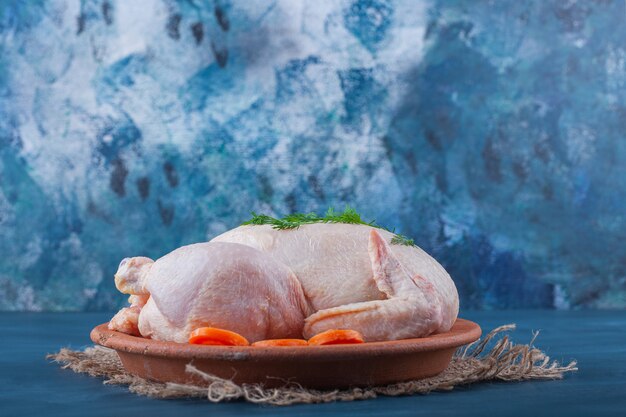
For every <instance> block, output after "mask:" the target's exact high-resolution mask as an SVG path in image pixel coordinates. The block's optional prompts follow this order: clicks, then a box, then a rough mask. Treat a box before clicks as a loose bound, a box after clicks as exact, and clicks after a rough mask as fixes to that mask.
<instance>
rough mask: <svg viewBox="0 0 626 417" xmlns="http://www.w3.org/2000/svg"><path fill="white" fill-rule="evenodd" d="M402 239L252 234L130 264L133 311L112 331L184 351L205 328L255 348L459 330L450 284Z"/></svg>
mask: <svg viewBox="0 0 626 417" xmlns="http://www.w3.org/2000/svg"><path fill="white" fill-rule="evenodd" d="M393 237H394V235H393V234H392V233H390V232H387V231H384V230H380V229H375V228H373V227H370V226H366V225H353V224H323V223H319V224H309V225H303V226H301V227H299V228H298V229H294V230H275V229H273V228H272V227H271V226H269V225H250V226H240V227H238V228H236V229H233V230H230V231H228V232H226V233H224V234H222V235H220V236H217V237H216V238H214V239H213V240H211V241H210V242H206V243H197V244H193V245H189V246H183V247H181V248H179V249H176V250H175V251H173V252H171V253H169V254H167V255H165V256H164V257H162V258H160V259H158V260H157V261H156V262H155V261H153V260H151V259H149V258H144V257H136V258H126V259H124V260H123V261H122V262H121V264H120V266H119V270H118V271H117V273H116V275H115V284H116V286H117V288H118V289H119V290H120V291H121V292H123V293H125V294H130V295H131V297H130V303H131V306H130V307H127V308H124V309H122V310H121V311H120V312H119V313H118V314H117V315H116V316H115V317H114V318H113V319H112V320H111V322H110V324H109V327H110V328H111V329H114V330H118V331H122V332H125V333H130V334H136V335H141V336H144V337H150V338H153V339H157V340H169V341H175V342H186V341H187V340H188V337H189V334H190V332H191V331H193V330H194V329H196V328H198V327H205V326H209V327H218V328H222V329H228V330H231V331H235V332H237V333H240V334H241V335H243V336H244V337H246V338H247V339H248V340H249V341H250V342H254V341H257V340H262V339H275V338H300V337H305V338H310V337H311V336H313V335H315V334H317V333H320V332H322V331H325V330H329V329H352V330H357V331H359V332H361V333H362V334H363V336H364V339H365V340H366V341H378V340H393V339H404V338H411V337H422V336H426V335H429V334H431V333H435V332H445V331H447V330H449V329H450V327H452V325H453V323H454V321H455V320H456V317H457V314H458V307H459V300H458V294H457V290H456V287H455V286H454V283H453V282H452V280H451V279H450V276H449V275H448V273H447V272H446V271H445V270H444V268H443V267H442V266H441V265H439V263H437V262H436V261H435V260H434V259H433V258H431V257H430V256H429V255H428V254H426V253H425V252H424V251H423V250H421V249H419V248H417V247H415V246H404V245H397V244H391V240H392V238H393Z"/></svg>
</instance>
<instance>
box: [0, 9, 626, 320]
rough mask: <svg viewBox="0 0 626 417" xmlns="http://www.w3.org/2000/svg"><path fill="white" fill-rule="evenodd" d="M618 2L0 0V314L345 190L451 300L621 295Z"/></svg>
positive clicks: (523, 301) (59, 301) (87, 299)
mask: <svg viewBox="0 0 626 417" xmlns="http://www.w3.org/2000/svg"><path fill="white" fill-rule="evenodd" d="M625 23H626V5H625V3H624V1H595V2H591V1H578V2H577V1H560V0H552V1H530V0H523V1H512V0H511V1H498V2H488V1H443V0H442V1H430V2H429V1H424V2H416V1H409V0H397V1H383V0H371V1H344V2H335V1H315V2H305V1H288V0H282V1H274V2H268V1H260V0H259V1H239V2H227V1H219V2H210V1H206V2H204V1H202V2H201V1H191V0H189V1H178V2H176V1H167V0H145V1H122V0H118V1H112V0H109V1H103V0H93V1H91V0H83V1H78V0H74V1H70V0H57V1H28V2H25V1H21V0H2V1H0V309H4V310H7V309H8V310H84V309H110V308H113V307H116V306H119V305H121V304H122V303H123V302H124V301H125V300H124V298H123V297H121V296H120V295H119V294H117V293H116V291H115V289H114V286H113V280H112V274H113V272H114V271H115V269H116V267H117V264H118V262H119V260H120V259H121V258H123V257H125V256H133V255H147V256H151V257H159V256H161V255H163V254H164V253H166V252H168V251H170V250H172V249H174V248H176V247H177V246H180V245H182V244H186V243H191V242H195V241H200V240H205V239H209V238H210V237H212V236H214V235H215V234H217V233H220V232H222V231H224V230H226V229H228V228H231V227H234V226H236V225H237V224H239V223H240V222H241V221H242V220H244V219H246V218H247V217H248V213H249V212H250V211H251V210H255V211H262V212H267V213H274V214H284V213H287V212H291V211H295V210H297V211H318V212H321V211H324V210H325V209H326V207H328V206H335V207H338V208H341V207H342V206H343V205H344V204H345V203H350V204H351V205H353V206H354V207H356V208H357V209H358V210H359V211H361V212H362V213H363V214H364V215H365V217H367V218H370V219H372V218H375V219H376V220H377V221H378V222H379V223H381V224H385V225H388V226H396V227H397V230H398V231H401V232H402V233H404V234H407V235H410V236H412V237H414V238H415V240H416V242H417V243H419V244H420V246H422V247H424V248H425V249H426V250H428V251H429V252H431V253H432V254H433V255H434V256H435V257H436V258H437V259H439V260H440V261H441V262H442V263H443V264H444V265H445V266H446V267H447V268H448V270H449V271H450V273H451V275H452V276H453V278H454V279H455V281H456V283H457V286H458V288H459V291H460V293H461V296H462V307H464V308H470V307H471V308H480V307H484V308H511V307H521V306H524V307H557V308H569V307H599V308H610V307H618V308H624V307H625V306H626V249H625V247H626V246H625V245H624V240H625V239H626V211H625V199H626V138H625V137H624V136H625V132H626V93H625V91H626V90H625V88H626V49H625V48H626V24H625Z"/></svg>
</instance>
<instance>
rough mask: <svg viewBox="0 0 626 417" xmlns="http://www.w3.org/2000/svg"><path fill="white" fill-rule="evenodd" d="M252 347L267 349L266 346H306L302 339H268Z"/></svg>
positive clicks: (255, 343)
mask: <svg viewBox="0 0 626 417" xmlns="http://www.w3.org/2000/svg"><path fill="white" fill-rule="evenodd" d="M252 346H258V347H268V346H308V343H307V341H306V340H304V339H268V340H259V341H258V342H254V343H253V344H252Z"/></svg>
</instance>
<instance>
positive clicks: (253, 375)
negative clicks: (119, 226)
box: [91, 319, 481, 389]
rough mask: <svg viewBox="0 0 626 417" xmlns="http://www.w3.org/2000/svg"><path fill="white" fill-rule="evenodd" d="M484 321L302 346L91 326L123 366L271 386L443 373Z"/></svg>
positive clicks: (169, 377) (338, 384) (174, 378)
mask: <svg viewBox="0 0 626 417" xmlns="http://www.w3.org/2000/svg"><path fill="white" fill-rule="evenodd" d="M480 334H481V330H480V327H479V326H478V325H477V324H476V323H473V322H471V321H468V320H463V319H458V320H457V321H456V323H455V324H454V326H453V327H452V329H450V331H449V332H446V333H440V334H436V335H433V336H428V337H423V338H419V339H404V340H394V341H390V342H373V343H363V344H358V345H334V346H301V347H250V346H245V347H235V346H203V345H190V344H185V343H174V342H160V341H156V340H151V339H144V338H142V337H135V336H129V335H127V334H124V333H120V332H116V331H112V330H109V329H108V328H107V325H106V323H105V324H101V325H100V326H98V327H96V328H95V329H93V330H92V331H91V340H93V341H94V343H97V344H99V345H102V346H106V347H108V348H112V349H115V350H116V351H117V353H118V355H119V357H120V359H121V361H122V364H123V365H124V367H125V368H126V370H127V371H128V372H130V373H132V374H134V375H137V376H140V377H143V378H147V379H151V380H155V381H161V382H178V383H183V384H184V383H187V384H196V385H206V384H207V382H206V381H204V380H202V379H200V378H199V377H197V376H195V375H191V374H189V373H187V372H185V365H187V364H188V363H191V364H193V365H194V366H195V367H196V368H198V369H200V370H202V371H204V372H207V373H210V374H213V375H216V376H218V377H221V378H227V379H232V380H233V381H234V382H236V383H238V384H242V383H263V384H265V386H267V387H275V386H280V385H283V384H284V383H285V382H286V381H291V382H297V383H299V384H301V385H302V386H303V387H307V388H319V389H324V388H343V387H349V386H372V385H385V384H391V383H394V382H401V381H408V380H413V379H420V378H426V377H430V376H434V375H437V374H438V373H440V372H442V371H443V370H444V369H446V367H447V366H448V364H449V363H450V360H451V359H452V355H453V354H454V351H455V350H456V349H457V348H458V347H460V346H463V345H465V344H467V343H471V342H473V341H475V340H477V339H478V338H479V337H480Z"/></svg>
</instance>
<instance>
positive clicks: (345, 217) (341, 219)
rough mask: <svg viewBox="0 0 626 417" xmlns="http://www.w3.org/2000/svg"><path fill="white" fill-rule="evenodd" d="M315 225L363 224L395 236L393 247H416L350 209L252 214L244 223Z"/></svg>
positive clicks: (276, 226) (290, 226) (280, 226)
mask: <svg viewBox="0 0 626 417" xmlns="http://www.w3.org/2000/svg"><path fill="white" fill-rule="evenodd" d="M313 223H345V224H362V225H365V226H370V227H375V228H377V229H383V230H386V231H388V232H391V233H393V234H394V236H393V238H392V239H391V244H392V245H404V246H415V242H414V241H413V239H409V238H408V237H406V236H404V235H401V234H398V233H395V232H394V230H389V229H387V228H386V227H383V226H380V225H378V224H376V221H374V220H372V221H371V222H366V221H365V220H363V219H362V218H361V215H360V214H359V213H357V211H356V210H355V209H354V208H352V207H350V206H346V208H345V209H344V210H343V211H342V212H336V211H335V210H334V209H333V208H332V207H331V208H329V209H328V211H327V212H326V214H325V215H323V216H319V215H317V214H316V213H294V214H288V215H286V216H284V217H282V218H276V217H271V216H268V215H266V214H257V213H255V212H252V218H251V219H250V220H248V221H245V222H243V223H242V225H263V224H268V225H270V226H272V227H273V228H274V229H277V230H289V229H297V228H298V227H300V226H302V225H305V224H313Z"/></svg>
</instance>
